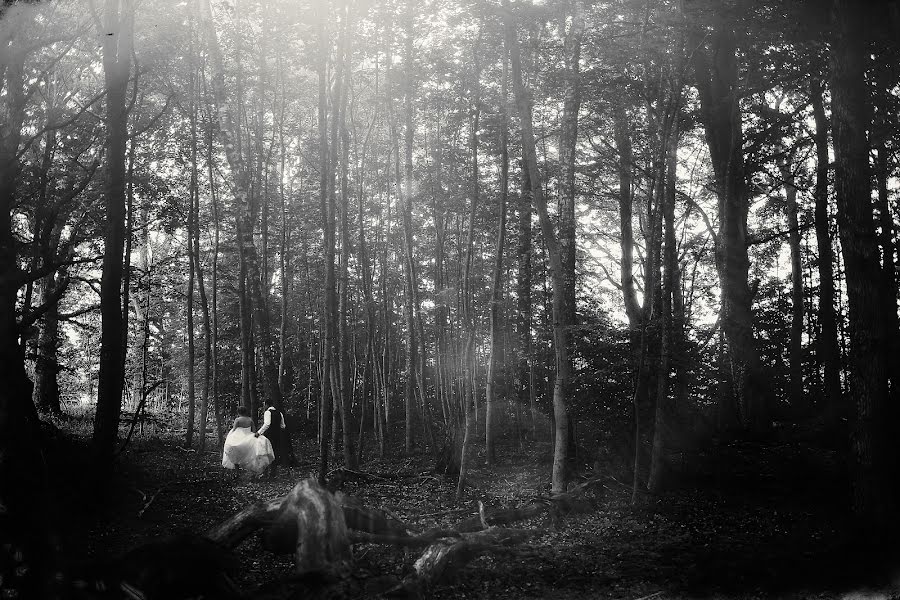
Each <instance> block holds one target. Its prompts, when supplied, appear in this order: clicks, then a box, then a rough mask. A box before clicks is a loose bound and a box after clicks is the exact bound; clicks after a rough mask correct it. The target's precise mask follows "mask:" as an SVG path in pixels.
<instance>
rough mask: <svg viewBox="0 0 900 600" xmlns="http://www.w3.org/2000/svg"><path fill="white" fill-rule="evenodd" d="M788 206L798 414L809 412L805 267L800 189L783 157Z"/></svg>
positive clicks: (781, 164) (793, 389)
mask: <svg viewBox="0 0 900 600" xmlns="http://www.w3.org/2000/svg"><path fill="white" fill-rule="evenodd" d="M778 169H779V171H780V172H781V179H782V185H783V186H784V193H785V198H786V200H787V204H786V207H785V212H786V213H787V227H788V231H789V233H788V246H789V247H790V250H791V341H790V353H789V359H790V374H791V380H790V398H791V405H792V407H793V408H794V410H796V411H801V412H806V410H805V409H806V399H805V394H804V391H803V264H802V262H801V259H802V257H801V254H800V238H801V235H800V222H799V220H798V219H797V185H796V181H795V178H794V173H793V170H792V169H793V165H792V164H790V163H789V162H788V160H787V158H786V157H785V156H784V155H782V156H780V157H779V159H778Z"/></svg>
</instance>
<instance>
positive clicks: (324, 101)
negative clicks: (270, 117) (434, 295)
mask: <svg viewBox="0 0 900 600" xmlns="http://www.w3.org/2000/svg"><path fill="white" fill-rule="evenodd" d="M321 11H322V12H321V14H320V15H319V17H320V19H321V22H320V24H319V27H320V31H319V35H320V39H319V44H320V46H319V48H320V56H319V58H318V63H317V68H318V81H319V173H320V179H319V198H320V202H319V204H320V210H321V214H322V231H323V240H324V249H325V299H324V307H323V312H324V315H325V324H324V325H325V326H324V328H323V329H324V335H323V339H322V348H321V350H322V372H321V376H320V378H319V384H320V399H319V473H318V478H319V482H320V483H323V484H324V483H325V479H326V477H327V475H328V450H329V445H330V440H331V428H330V427H329V422H328V419H329V418H331V413H332V410H333V409H332V403H331V402H332V386H331V371H332V369H333V354H334V338H335V311H336V310H337V298H336V291H335V272H334V254H335V247H334V246H335V239H334V237H335V231H334V224H335V223H334V196H333V195H331V194H330V193H329V186H333V185H334V178H333V177H332V176H329V173H330V171H329V169H330V168H333V165H330V164H329V162H330V161H329V156H328V123H327V118H328V115H327V110H328V96H327V94H328V91H327V89H328V76H327V69H328V54H329V52H328V46H329V44H328V33H327V26H326V19H327V11H326V10H325V9H324V8H322V9H321ZM332 118H335V117H332Z"/></svg>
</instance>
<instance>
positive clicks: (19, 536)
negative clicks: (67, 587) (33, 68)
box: [0, 7, 59, 598]
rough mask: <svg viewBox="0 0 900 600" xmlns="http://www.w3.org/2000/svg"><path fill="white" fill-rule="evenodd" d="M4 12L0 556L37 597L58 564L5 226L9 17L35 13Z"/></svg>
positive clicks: (24, 589) (17, 283)
mask: <svg viewBox="0 0 900 600" xmlns="http://www.w3.org/2000/svg"><path fill="white" fill-rule="evenodd" d="M4 8H5V7H4ZM4 12H5V10H4V9H0V18H4V19H9V20H8V21H6V22H5V23H4V28H3V31H2V33H0V53H2V54H3V56H4V61H3V63H4V64H3V66H2V67H0V88H2V89H3V91H4V92H5V93H4V98H0V111H2V113H0V381H2V382H3V385H2V386H0V481H2V482H3V484H2V485H0V505H2V506H3V507H4V510H3V513H4V514H3V515H2V517H0V518H2V519H3V531H2V536H3V538H4V542H5V544H4V547H3V548H2V549H0V562H2V563H3V564H4V565H12V564H14V562H13V560H14V558H13V552H16V553H18V552H22V551H24V552H23V554H24V561H22V558H23V557H22V556H19V557H18V561H17V562H19V563H20V564H23V565H24V564H27V565H28V567H29V568H28V570H27V571H26V572H25V573H22V574H21V575H22V580H21V581H22V585H21V587H20V588H19V591H20V592H21V597H23V598H24V597H35V598H40V597H48V596H51V595H53V594H55V593H57V590H55V589H51V585H53V584H52V582H53V573H54V571H55V570H57V569H58V568H59V566H58V565H56V564H54V560H53V559H54V558H55V556H56V553H57V552H56V545H58V542H57V541H56V540H55V539H54V535H53V529H54V520H55V511H54V510H53V506H54V505H53V504H52V503H51V502H50V495H49V491H50V488H49V482H48V477H47V469H46V465H45V464H44V461H43V459H42V453H41V452H42V449H43V445H44V443H43V435H42V433H41V429H40V421H39V420H38V415H37V411H36V410H35V407H34V403H32V402H31V394H32V385H31V381H30V380H29V379H28V375H27V373H26V370H25V355H24V352H23V348H22V346H21V345H20V344H19V327H18V324H17V322H16V297H17V294H18V291H19V289H20V288H21V287H22V286H23V285H25V283H26V282H25V278H24V277H23V274H22V272H21V271H20V269H19V262H18V257H17V253H16V247H17V245H18V244H17V240H16V235H15V233H14V230H13V210H14V207H15V206H16V202H17V198H16V191H17V187H18V186H17V183H18V178H19V173H20V163H19V160H18V156H17V154H18V152H19V145H20V143H21V140H22V125H23V122H24V118H25V108H26V98H25V93H24V92H25V70H24V66H25V65H24V63H25V55H26V50H25V48H24V47H23V46H24V45H26V44H27V45H31V44H32V43H33V41H32V40H30V39H21V38H20V39H16V38H17V37H19V36H17V34H18V29H19V28H18V27H17V26H16V25H19V24H21V23H16V21H14V19H33V18H34V17H35V16H36V15H37V14H38V13H37V11H27V12H26V11H22V12H21V13H19V14H18V15H16V14H3V13H4ZM22 37H24V36H22ZM4 79H5V80H4ZM9 542H12V546H10V545H9ZM13 549H14V550H13ZM25 561H27V562H25ZM13 593H15V592H13Z"/></svg>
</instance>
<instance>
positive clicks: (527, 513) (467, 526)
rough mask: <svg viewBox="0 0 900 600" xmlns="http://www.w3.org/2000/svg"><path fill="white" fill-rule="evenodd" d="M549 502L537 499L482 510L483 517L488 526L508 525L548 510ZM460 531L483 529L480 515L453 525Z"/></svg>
mask: <svg viewBox="0 0 900 600" xmlns="http://www.w3.org/2000/svg"><path fill="white" fill-rule="evenodd" d="M550 506H551V505H550V503H549V502H544V501H539V502H532V503H530V504H526V505H525V506H520V507H518V508H501V509H495V510H488V511H485V512H484V515H483V519H484V521H486V522H487V524H488V526H499V525H509V524H511V523H515V522H517V521H525V520H526V519H531V518H533V517H536V516H538V515H541V514H543V513H545V512H547V511H549V510H550ZM455 529H456V530H457V531H460V532H472V531H483V530H485V529H486V528H485V526H484V524H483V523H482V515H481V514H478V515H475V516H473V517H469V518H468V519H465V520H463V521H461V522H460V523H458V524H457V525H456V527H455Z"/></svg>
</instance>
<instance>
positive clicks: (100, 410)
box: [94, 0, 134, 464]
mask: <svg viewBox="0 0 900 600" xmlns="http://www.w3.org/2000/svg"><path fill="white" fill-rule="evenodd" d="M133 29H134V7H133V5H132V0H106V2H105V4H104V11H103V32H100V33H103V34H104V35H101V36H100V37H101V40H102V45H101V47H102V51H103V73H104V77H105V85H106V115H105V119H104V120H105V124H106V135H107V139H106V169H105V172H106V180H105V182H104V192H105V193H104V200H105V209H106V225H105V227H104V230H103V248H104V250H103V272H102V275H101V282H100V319H101V322H102V329H101V333H100V379H99V383H98V385H97V391H98V395H97V412H96V415H95V417H94V448H95V450H96V452H97V455H98V459H99V460H100V461H101V462H102V463H106V464H111V461H112V457H113V452H114V450H115V445H116V440H117V438H118V434H119V416H120V415H121V412H122V387H123V385H124V379H125V377H124V375H125V374H124V370H123V368H122V352H123V347H122V339H123V337H122V327H123V319H122V304H121V302H122V296H121V294H122V254H123V252H124V250H125V152H126V143H127V140H128V112H127V108H126V100H127V98H126V90H127V88H128V79H129V75H130V73H131V53H132V46H133V35H134V32H133Z"/></svg>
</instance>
